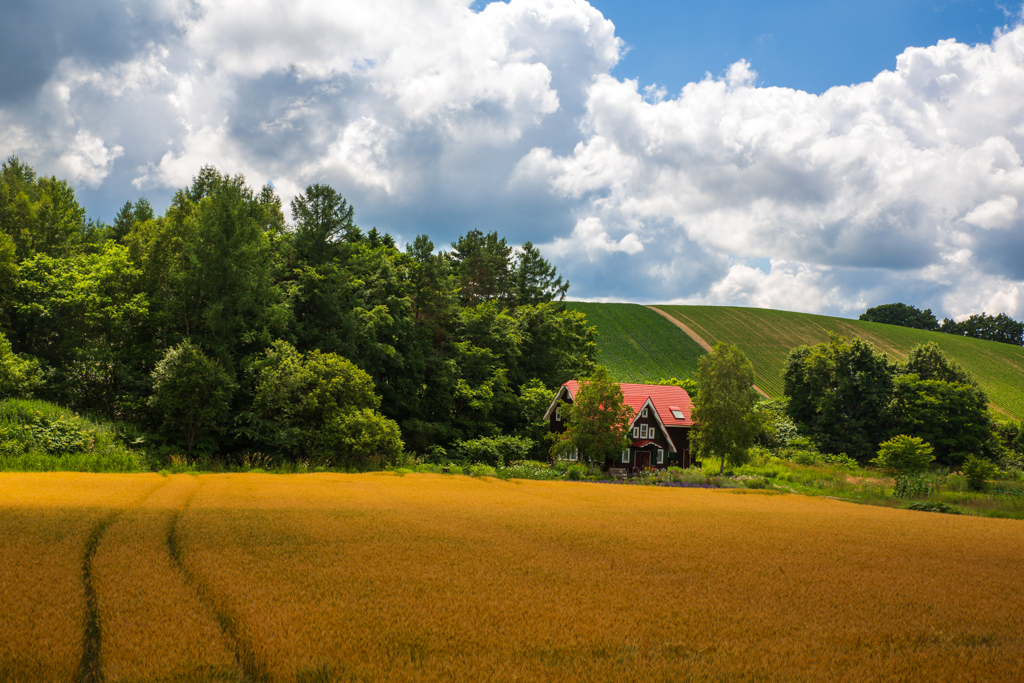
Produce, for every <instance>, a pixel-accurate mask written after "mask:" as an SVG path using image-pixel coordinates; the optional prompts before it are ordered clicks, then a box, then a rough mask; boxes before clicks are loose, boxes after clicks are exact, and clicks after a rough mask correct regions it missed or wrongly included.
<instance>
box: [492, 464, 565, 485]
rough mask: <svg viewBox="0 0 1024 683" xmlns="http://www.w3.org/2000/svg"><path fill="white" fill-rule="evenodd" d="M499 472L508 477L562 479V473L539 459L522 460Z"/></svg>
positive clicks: (546, 479)
mask: <svg viewBox="0 0 1024 683" xmlns="http://www.w3.org/2000/svg"><path fill="white" fill-rule="evenodd" d="M499 474H500V475H501V476H503V477H505V478H506V479H534V480H541V481H549V480H551V479H560V478H561V477H562V473H561V472H560V471H558V470H556V469H554V468H552V467H548V466H547V464H545V463H542V462H538V461H537V460H521V461H519V462H514V463H511V464H509V465H508V466H506V467H505V468H503V469H502V470H501V471H500V472H499Z"/></svg>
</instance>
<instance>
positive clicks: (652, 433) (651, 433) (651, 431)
mask: <svg viewBox="0 0 1024 683" xmlns="http://www.w3.org/2000/svg"><path fill="white" fill-rule="evenodd" d="M657 433H658V430H657V429H656V428H655V427H654V425H651V428H650V429H648V430H647V438H648V439H657V438H658V437H657V436H655V435H656V434H657Z"/></svg>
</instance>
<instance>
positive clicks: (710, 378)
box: [690, 343, 761, 472]
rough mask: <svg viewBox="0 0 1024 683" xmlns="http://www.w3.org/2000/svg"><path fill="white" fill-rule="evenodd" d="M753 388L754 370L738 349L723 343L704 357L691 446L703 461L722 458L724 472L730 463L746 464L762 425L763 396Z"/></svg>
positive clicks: (694, 411) (698, 377) (701, 364)
mask: <svg viewBox="0 0 1024 683" xmlns="http://www.w3.org/2000/svg"><path fill="white" fill-rule="evenodd" d="M753 385H754V366H753V365H752V364H751V362H750V360H749V359H748V358H747V357H746V356H745V355H743V352H742V351H740V350H739V349H738V348H737V347H735V346H733V345H731V344H721V343H720V344H716V345H715V346H714V348H712V349H711V353H708V354H707V355H704V356H701V358H700V367H699V368H698V369H697V386H698V387H699V390H698V392H697V397H696V400H695V401H694V406H693V420H694V422H695V423H696V426H695V428H694V430H693V436H692V437H691V440H690V444H691V447H692V448H693V449H694V450H695V452H696V453H697V454H698V455H699V456H701V457H709V456H712V457H716V458H721V467H720V468H719V471H720V472H724V471H725V463H726V461H728V462H729V464H730V465H740V464H742V463H743V462H745V459H746V455H747V450H748V449H749V448H750V447H751V446H752V445H754V440H755V439H756V438H757V435H758V432H759V430H760V426H761V425H760V421H759V420H758V419H757V416H756V415H755V413H754V406H755V404H756V403H757V401H758V399H759V395H758V393H757V391H756V390H755V389H754V386H753Z"/></svg>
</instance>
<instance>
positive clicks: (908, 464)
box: [871, 434, 935, 474]
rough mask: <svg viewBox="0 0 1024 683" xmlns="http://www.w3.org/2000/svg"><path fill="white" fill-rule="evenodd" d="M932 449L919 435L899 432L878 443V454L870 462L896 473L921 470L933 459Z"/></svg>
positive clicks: (926, 467)
mask: <svg viewBox="0 0 1024 683" xmlns="http://www.w3.org/2000/svg"><path fill="white" fill-rule="evenodd" d="M933 451H934V449H933V448H932V447H931V445H929V444H927V443H925V442H924V441H923V440H922V439H921V438H920V437H917V436H907V435H906V434H899V435H897V436H894V437H892V438H891V439H889V440H888V441H883V442H882V443H881V444H879V446H878V455H877V456H875V458H874V459H873V460H872V461H871V462H872V463H874V464H875V465H877V466H878V467H880V468H881V469H883V470H888V471H890V472H896V473H897V474H909V473H912V472H923V471H924V470H926V469H928V465H930V464H931V462H932V461H933V460H935V454H934V452H933Z"/></svg>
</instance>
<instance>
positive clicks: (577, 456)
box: [569, 448, 580, 460]
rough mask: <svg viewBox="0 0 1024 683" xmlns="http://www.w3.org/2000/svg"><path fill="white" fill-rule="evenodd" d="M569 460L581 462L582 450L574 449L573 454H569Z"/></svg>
mask: <svg viewBox="0 0 1024 683" xmlns="http://www.w3.org/2000/svg"><path fill="white" fill-rule="evenodd" d="M569 459H570V460H579V459H580V449H578V448H574V449H572V453H570V454H569Z"/></svg>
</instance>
